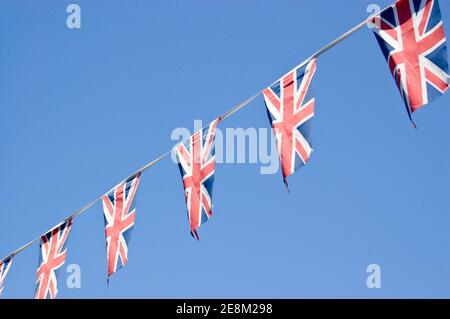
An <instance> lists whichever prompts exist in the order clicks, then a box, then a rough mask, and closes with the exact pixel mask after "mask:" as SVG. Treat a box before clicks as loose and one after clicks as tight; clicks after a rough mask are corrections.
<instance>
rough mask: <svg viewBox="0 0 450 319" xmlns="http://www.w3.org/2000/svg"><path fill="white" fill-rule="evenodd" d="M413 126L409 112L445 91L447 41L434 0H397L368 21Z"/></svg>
mask: <svg viewBox="0 0 450 319" xmlns="http://www.w3.org/2000/svg"><path fill="white" fill-rule="evenodd" d="M372 22H373V25H374V28H373V30H374V32H375V37H376V39H377V40H378V43H379V45H380V47H381V50H382V51H383V54H384V57H385V58H386V60H387V62H388V64H389V69H390V71H391V74H392V76H393V77H394V79H395V81H396V83H397V86H398V88H399V90H400V94H401V96H402V98H403V101H404V103H405V106H406V111H407V112H408V117H409V119H410V121H411V122H412V124H413V126H414V127H416V125H415V124H414V121H413V119H412V113H413V112H415V111H417V110H418V109H419V108H421V107H422V106H424V105H426V104H427V103H429V102H431V101H432V100H434V99H436V98H438V97H439V96H441V95H442V94H444V93H445V91H447V89H448V86H449V84H450V80H449V75H448V59H447V45H446V39H445V34H444V26H443V21H442V17H441V12H440V10H439V2H438V0H399V1H397V2H396V3H395V4H394V5H393V6H391V7H390V8H388V9H386V10H384V11H383V12H382V13H381V14H380V15H379V16H377V17H375V18H374V20H373V21H372Z"/></svg>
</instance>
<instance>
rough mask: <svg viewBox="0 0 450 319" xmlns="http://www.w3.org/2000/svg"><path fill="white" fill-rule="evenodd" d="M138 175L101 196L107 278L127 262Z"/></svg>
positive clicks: (134, 215) (134, 213) (134, 212)
mask: <svg viewBox="0 0 450 319" xmlns="http://www.w3.org/2000/svg"><path fill="white" fill-rule="evenodd" d="M140 175H141V174H140V173H137V174H136V175H134V176H132V177H130V178H128V179H127V180H126V181H125V182H124V183H123V184H121V185H119V186H117V187H116V188H115V189H114V190H112V191H111V192H109V193H108V194H105V195H103V196H102V202H103V214H104V217H105V236H106V255H107V262H108V277H110V276H111V275H112V274H113V273H115V272H116V271H117V270H118V269H120V268H122V267H123V266H125V264H126V263H127V261H128V245H129V242H130V238H131V232H132V230H133V227H134V220H135V217H136V208H135V200H134V199H135V196H136V191H137V189H138V186H139V180H140Z"/></svg>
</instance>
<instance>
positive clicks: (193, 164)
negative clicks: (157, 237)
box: [175, 118, 221, 240]
mask: <svg viewBox="0 0 450 319" xmlns="http://www.w3.org/2000/svg"><path fill="white" fill-rule="evenodd" d="M220 120H221V118H217V119H216V120H214V121H212V122H211V123H210V124H209V127H208V128H205V129H203V130H199V131H197V132H196V133H195V134H193V135H191V137H190V138H189V144H188V145H187V147H186V145H184V143H181V144H179V145H177V146H176V147H175V150H176V155H177V158H178V167H179V168H180V172H181V176H182V178H183V186H184V193H185V199H186V205H187V212H188V219H189V224H190V229H191V235H192V236H193V237H194V238H195V239H197V240H198V239H199V237H198V233H197V228H199V227H200V226H201V225H202V224H203V223H205V222H206V221H207V220H208V219H209V218H211V216H212V190H213V184H214V171H215V168H214V166H215V147H214V139H215V132H216V127H217V124H218V123H219V122H220Z"/></svg>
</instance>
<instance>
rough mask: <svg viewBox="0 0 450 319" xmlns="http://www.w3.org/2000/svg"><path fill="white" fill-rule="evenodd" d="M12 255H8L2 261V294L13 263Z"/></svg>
mask: <svg viewBox="0 0 450 319" xmlns="http://www.w3.org/2000/svg"><path fill="white" fill-rule="evenodd" d="M12 258H13V257H12V256H9V257H6V258H5V259H3V260H2V261H0V296H1V295H2V293H3V286H4V285H5V280H6V276H7V275H8V272H9V269H10V268H11V265H12Z"/></svg>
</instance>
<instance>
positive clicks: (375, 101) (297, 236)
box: [0, 0, 450, 298]
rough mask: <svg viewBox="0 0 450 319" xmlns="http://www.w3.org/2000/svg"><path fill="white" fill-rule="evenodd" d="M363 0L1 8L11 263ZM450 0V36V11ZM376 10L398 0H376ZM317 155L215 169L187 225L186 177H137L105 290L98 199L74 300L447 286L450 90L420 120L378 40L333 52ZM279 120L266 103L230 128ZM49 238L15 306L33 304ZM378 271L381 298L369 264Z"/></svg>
mask: <svg viewBox="0 0 450 319" xmlns="http://www.w3.org/2000/svg"><path fill="white" fill-rule="evenodd" d="M374 2H375V1H373V0H361V1H350V0H347V1H312V0H311V1H309V0H308V1H250V0H247V1H76V3H77V4H79V5H80V6H81V19H82V22H81V23H82V28H81V29H79V30H70V29H68V28H67V27H66V17H67V13H66V10H65V9H66V6H67V5H68V4H69V3H70V2H69V1H56V0H55V1H42V0H40V1H5V0H1V1H0V41H1V47H2V49H1V50H0V70H1V72H0V105H1V107H0V153H1V156H0V176H1V177H2V180H3V183H1V184H0V200H1V203H2V205H1V207H2V209H1V213H0V243H1V245H0V255H1V256H6V255H7V254H8V253H10V252H11V251H13V250H14V249H16V248H18V247H19V246H21V245H22V244H24V243H26V242H27V241H29V240H31V239H32V238H34V237H36V236H38V235H40V234H41V233H42V232H44V231H46V230H47V229H49V228H50V227H52V226H54V225H55V224H57V223H58V222H59V221H61V220H62V219H63V218H64V217H66V216H67V215H69V214H71V213H72V212H73V211H74V210H76V209H77V208H79V207H81V206H82V205H84V204H86V203H88V202H89V201H91V200H92V199H94V198H96V197H98V196H100V195H102V194H103V193H104V192H106V191H107V190H109V189H110V188H111V187H112V186H114V185H115V184H116V183H117V182H119V181H120V180H121V179H122V178H124V177H126V176H127V175H129V174H130V173H132V172H133V171H134V170H136V169H137V168H139V167H141V166H142V165H143V164H145V163H146V162H148V161H150V160H151V159H153V158H155V157H157V156H158V155H160V154H161V153H164V152H166V151H167V150H169V149H170V147H171V146H172V145H173V144H174V142H173V141H171V139H170V135H171V132H172V130H173V129H174V128H177V127H187V128H189V129H192V128H193V125H194V122H193V120H194V119H203V120H204V121H209V120H212V119H213V118H215V117H216V116H218V115H220V114H222V113H223V112H224V111H225V110H227V109H228V108H230V107H231V106H233V105H235V104H236V103H238V102H240V101H242V100H243V99H245V98H247V97H249V96H251V95H252V94H254V93H255V92H257V91H259V90H260V89H262V88H264V87H265V86H266V85H268V84H270V83H272V82H273V81H275V80H276V79H277V78H278V77H279V76H280V75H282V74H283V73H284V72H287V71H288V70H289V69H290V68H292V67H293V66H295V65H296V64H297V63H299V62H301V61H302V60H303V59H305V58H307V57H308V56H310V55H311V54H312V53H313V52H315V51H316V50H317V49H319V48H320V47H321V46H323V45H325V44H326V43H328V42H329V41H331V40H332V39H334V38H335V37H337V36H338V35H340V34H341V33H343V32H345V31H346V30H347V29H349V28H350V27H352V26H354V25H355V24H357V23H359V22H360V21H362V19H364V18H365V17H366V16H367V13H366V7H367V5H368V4H370V3H374ZM440 2H441V11H442V15H443V19H444V22H445V30H446V33H447V35H449V34H450V29H449V27H450V4H449V3H448V1H440ZM377 3H378V4H379V5H380V6H381V7H384V6H386V5H388V4H389V3H391V1H384V0H383V1H378V2H377ZM315 87H316V112H315V122H314V132H313V136H312V138H313V145H314V149H315V152H314V153H313V155H312V158H311V162H310V163H309V164H308V165H307V166H305V167H304V168H302V169H301V170H300V171H299V172H297V173H296V174H295V175H293V176H292V177H291V178H290V179H289V184H290V188H291V192H290V193H289V194H288V193H287V192H286V190H285V188H284V185H283V183H282V180H281V174H280V172H278V173H277V174H274V175H261V174H260V173H259V169H260V164H217V166H216V176H215V187H214V216H213V218H212V219H211V220H210V221H208V223H207V224H205V225H204V226H203V227H202V228H201V229H200V231H199V234H200V237H201V240H200V241H199V242H196V241H195V240H194V239H192V238H191V237H190V235H189V227H188V221H187V218H186V207H185V202H184V195H183V187H182V183H181V178H180V176H179V175H180V173H179V170H178V168H177V167H176V165H175V164H174V163H172V162H171V161H170V160H169V159H167V160H164V161H162V162H160V163H158V164H157V165H155V166H154V167H153V168H152V169H150V170H148V171H146V172H145V173H144V175H143V176H142V181H141V182H142V183H141V186H140V189H139V193H138V202H137V217H136V225H135V229H134V233H133V238H132V240H131V244H130V251H129V263H128V265H127V266H126V267H125V268H124V269H122V270H120V271H119V272H118V273H117V274H115V275H114V276H113V277H112V279H111V282H110V287H109V288H108V287H107V285H106V251H105V239H104V224H103V217H102V207H101V205H100V203H98V204H96V205H95V206H94V207H92V208H91V209H90V210H89V211H88V212H87V213H86V214H85V215H82V216H80V217H79V218H77V219H76V220H75V221H74V226H73V228H72V232H71V234H70V238H69V241H68V257H67V260H66V266H67V265H69V264H72V263H76V264H78V265H80V267H81V275H82V279H81V285H82V287H81V288H80V289H68V288H67V287H66V285H65V281H66V278H67V274H66V273H65V267H64V269H63V271H62V272H61V273H60V277H59V290H60V291H59V295H58V297H59V298H120V297H122V298H166V297H181V298H195V297H277V298H278V297H287V298H302V297H326V298H327V297H337V298H341V297H358V298H359V297H368V298H379V297H388V298H390V297H437V298H441V297H446V298H449V297H450V197H449V190H450V189H449V180H450V167H449V163H450V148H449V146H450V143H449V142H450V140H449V137H450V134H449V133H450V126H449V119H450V108H449V107H448V105H449V103H450V95H448V94H447V95H445V96H443V97H441V98H440V99H438V100H436V101H435V102H433V103H432V104H430V105H428V106H426V107H424V108H423V109H421V110H420V111H418V112H416V113H415V114H414V115H415V120H416V123H417V125H418V130H414V129H412V128H411V124H410V123H409V121H408V118H407V115H406V112H405V110H404V106H403V104H402V100H401V98H400V96H399V94H398V91H397V88H396V86H395V83H394V81H393V80H392V78H391V76H390V74H389V71H388V68H387V65H386V62H385V60H384V58H383V56H382V54H381V51H380V50H379V47H378V44H377V43H376V40H375V37H374V36H373V34H372V32H371V31H370V30H368V29H367V28H364V29H362V30H360V31H359V32H357V33H356V34H354V35H353V36H352V37H350V38H349V39H347V40H346V41H345V42H343V43H342V44H340V45H339V46H337V47H335V48H334V49H333V50H331V51H330V52H328V53H326V54H325V55H323V56H321V57H320V59H319V60H318V69H317V73H316V85H315ZM226 127H230V128H233V127H243V128H249V127H255V128H267V127H269V122H268V119H267V114H266V111H265V106H264V102H263V99H262V97H259V98H257V99H256V100H255V101H254V102H252V103H251V104H250V105H249V106H248V107H247V108H245V109H244V110H242V111H241V112H239V113H238V114H237V115H236V116H234V117H232V118H230V119H228V120H226V121H224V122H223V123H221V124H220V128H221V129H224V128H226ZM38 253H39V251H38V244H35V245H33V246H32V247H30V248H29V249H27V250H26V251H24V252H23V253H21V254H20V255H18V256H17V257H16V258H15V260H14V264H13V267H12V269H11V271H10V274H9V276H8V278H7V282H6V286H5V291H4V294H3V295H4V297H5V298H30V297H32V296H33V295H34V289H35V272H36V268H37V263H38ZM372 263H375V264H379V265H380V266H381V282H382V287H381V289H368V288H367V286H366V277H367V275H368V274H367V273H366V267H367V265H369V264H372Z"/></svg>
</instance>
